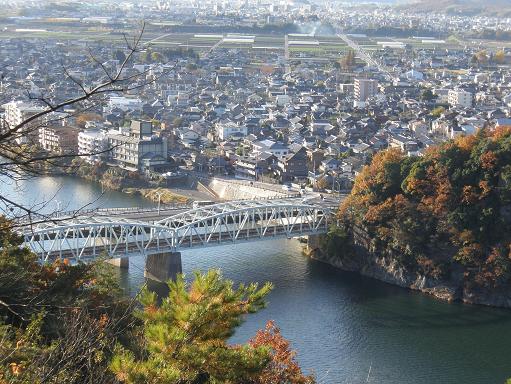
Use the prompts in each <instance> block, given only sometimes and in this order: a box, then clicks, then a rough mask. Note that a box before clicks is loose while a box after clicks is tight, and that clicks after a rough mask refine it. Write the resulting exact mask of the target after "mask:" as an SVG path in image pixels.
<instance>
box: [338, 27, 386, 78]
mask: <svg viewBox="0 0 511 384" xmlns="http://www.w3.org/2000/svg"><path fill="white" fill-rule="evenodd" d="M337 36H338V37H339V38H341V39H342V40H343V41H344V42H345V43H346V44H347V45H348V46H349V47H350V48H351V49H353V50H354V51H355V53H356V54H357V56H358V57H359V58H361V59H362V60H364V61H365V62H366V63H367V64H368V65H369V66H371V67H375V68H377V69H378V71H380V72H381V73H383V74H384V75H385V77H386V78H387V79H388V80H392V79H393V78H394V76H392V74H391V73H390V71H389V70H388V69H387V68H386V67H385V66H383V65H382V64H380V63H379V62H378V61H376V60H375V59H373V58H372V57H371V55H369V53H367V52H366V51H365V50H364V48H362V47H361V46H360V45H358V43H357V42H355V41H353V40H352V39H350V38H349V37H348V35H346V34H345V33H338V34H337Z"/></svg>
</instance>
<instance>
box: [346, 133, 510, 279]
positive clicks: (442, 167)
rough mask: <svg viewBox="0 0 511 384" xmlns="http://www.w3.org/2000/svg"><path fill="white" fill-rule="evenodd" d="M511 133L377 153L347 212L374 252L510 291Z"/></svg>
mask: <svg viewBox="0 0 511 384" xmlns="http://www.w3.org/2000/svg"><path fill="white" fill-rule="evenodd" d="M510 164H511V132H510V130H508V129H500V130H499V129H497V130H495V131H480V132H479V133H477V134H476V135H473V136H464V137H459V138H457V139H456V140H453V141H449V142H447V143H445V144H443V145H440V146H437V147H432V148H429V149H428V150H427V151H426V153H425V154H424V156H422V157H407V156H405V155H404V154H403V153H401V152H400V151H399V150H397V149H389V150H387V151H384V152H381V153H378V154H376V155H375V156H374V158H373V161H372V163H371V164H370V165H369V166H367V167H365V168H364V169H363V171H362V172H361V174H360V175H359V176H358V177H357V179H356V181H355V185H354V188H353V191H352V193H351V195H350V196H349V197H348V198H347V199H346V200H345V201H344V203H343V204H342V206H341V208H340V212H339V214H340V218H341V219H342V220H344V222H345V225H347V226H348V227H357V228H361V229H363V230H364V231H365V232H367V233H368V234H369V236H370V238H372V245H371V246H372V248H373V250H376V251H378V252H379V253H380V254H387V255H390V256H392V257H393V258H394V259H395V260H397V261H398V262H399V263H401V265H403V266H404V267H406V268H408V269H409V270H412V271H417V272H418V273H421V274H424V275H427V276H431V277H433V278H448V277H449V276H450V275H451V273H452V271H453V270H454V269H459V268H462V270H463V272H464V273H463V279H464V284H465V285H466V286H470V287H485V288H497V287H499V288H504V287H509V284H510V278H511V253H510V249H511V248H510V247H511V165H510Z"/></svg>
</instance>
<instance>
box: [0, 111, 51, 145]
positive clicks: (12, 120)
mask: <svg viewBox="0 0 511 384" xmlns="http://www.w3.org/2000/svg"><path fill="white" fill-rule="evenodd" d="M3 108H4V110H5V113H4V121H3V124H2V125H3V126H4V128H3V129H12V128H14V127H16V126H17V125H19V124H21V123H22V122H23V121H25V120H26V119H28V118H29V117H31V116H33V115H35V114H36V113H39V112H41V111H43V110H44V109H45V108H44V107H42V106H38V105H36V104H34V103H30V102H25V101H11V102H10V103H6V104H4V105H3ZM37 123H40V121H38V122H34V124H27V125H26V126H24V127H23V129H22V130H20V131H18V132H17V133H16V142H17V143H18V144H26V143H33V144H35V143H36V142H37V141H38V136H39V135H38V133H39V132H38V127H37V125H36V124H37Z"/></svg>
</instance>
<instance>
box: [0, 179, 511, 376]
mask: <svg viewBox="0 0 511 384" xmlns="http://www.w3.org/2000/svg"><path fill="white" fill-rule="evenodd" d="M1 181H2V180H0V182H1ZM0 193H2V194H4V195H8V196H10V197H16V198H17V199H18V201H22V202H24V203H26V204H34V203H37V202H40V201H42V199H45V198H46V199H50V198H51V199H52V201H53V200H57V201H61V203H58V204H61V205H62V206H63V207H66V208H67V209H75V208H80V207H82V206H84V205H86V204H87V203H89V202H90V201H94V203H93V204H92V205H94V206H102V207H107V206H108V207H117V206H119V207H120V206H135V205H141V204H142V205H151V204H150V203H148V202H146V201H143V200H142V199H139V198H135V197H132V196H126V195H123V194H121V193H115V192H105V193H104V194H102V193H101V189H100V188H99V187H98V186H97V185H94V184H90V183H87V182H83V181H80V180H77V179H72V178H39V179H34V180H30V181H26V182H24V183H23V184H22V185H21V190H19V191H16V190H15V186H14V185H12V184H9V183H6V182H3V183H2V184H1V186H0ZM56 205H57V203H56V202H55V201H53V208H52V204H51V203H50V204H48V206H47V208H46V209H48V210H49V209H54V208H55V207H56ZM182 260H183V271H184V272H185V273H186V274H188V275H190V274H191V273H192V272H193V271H194V270H201V271H206V270H207V269H210V268H220V269H221V270H222V271H223V273H224V276H226V277H228V278H230V279H232V280H234V281H236V282H250V281H258V282H265V281H271V282H272V283H273V284H274V285H275V289H274V291H273V292H272V293H271V294H270V295H269V298H268V301H269V303H268V307H267V308H266V309H264V310H262V311H261V312H259V313H257V314H254V315H250V316H248V317H247V319H246V322H245V323H244V324H243V325H242V326H241V327H240V328H239V330H238V331H237V332H236V334H235V335H234V337H233V338H232V341H233V342H234V343H241V342H245V341H247V340H248V339H249V338H250V337H251V336H253V335H254V334H255V332H256V331H257V329H260V328H263V327H264V325H265V323H266V322H267V321H268V320H270V319H272V320H275V322H276V324H277V325H278V326H279V327H280V328H281V329H282V333H283V335H284V336H285V337H286V338H288V339H289V340H290V341H291V343H292V347H293V348H294V349H296V351H297V352H298V356H297V357H298V360H299V362H300V364H301V366H302V367H303V368H304V370H305V371H306V372H314V373H315V375H316V376H317V378H318V382H319V383H328V384H330V383H331V384H334V383H367V382H369V383H381V384H394V383H406V384H433V383H442V384H443V383H452V384H455V383H456V384H457V383H464V384H489V383H503V382H504V381H505V379H506V378H507V377H511V311H509V310H503V309H496V308H486V307H481V306H471V305H463V304H448V303H444V302H441V301H438V300H435V299H433V298H431V297H429V296H425V295H422V294H420V293H416V292H411V291H408V290H405V289H402V288H398V287H394V286H391V285H388V284H385V283H382V282H379V281H375V280H372V279H368V278H364V277H361V276H358V275H356V274H352V273H346V272H343V271H340V270H337V269H335V268H333V267H330V266H328V265H325V264H322V263H319V262H316V261H311V260H309V259H307V258H305V257H304V256H303V255H302V253H301V244H299V243H298V241H296V240H269V241H261V242H254V243H246V244H240V245H236V247H233V246H222V247H212V248H207V249H196V250H186V251H184V252H182ZM143 269H144V258H143V257H135V258H132V259H131V260H130V269H129V271H128V272H121V275H120V278H121V281H122V284H123V286H124V287H125V288H126V289H127V291H128V292H129V293H130V294H134V293H135V292H136V291H137V289H138V288H139V287H140V286H141V285H142V284H143V282H144V277H143Z"/></svg>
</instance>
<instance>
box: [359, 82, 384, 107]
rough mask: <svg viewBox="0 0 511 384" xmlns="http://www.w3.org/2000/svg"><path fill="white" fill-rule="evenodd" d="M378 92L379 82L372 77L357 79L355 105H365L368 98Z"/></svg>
mask: <svg viewBox="0 0 511 384" xmlns="http://www.w3.org/2000/svg"><path fill="white" fill-rule="evenodd" d="M377 93H378V82H377V81H376V80H371V79H355V84H354V97H355V106H364V105H365V102H366V101H367V99H369V98H370V97H372V96H374V95H376V94H377Z"/></svg>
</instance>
